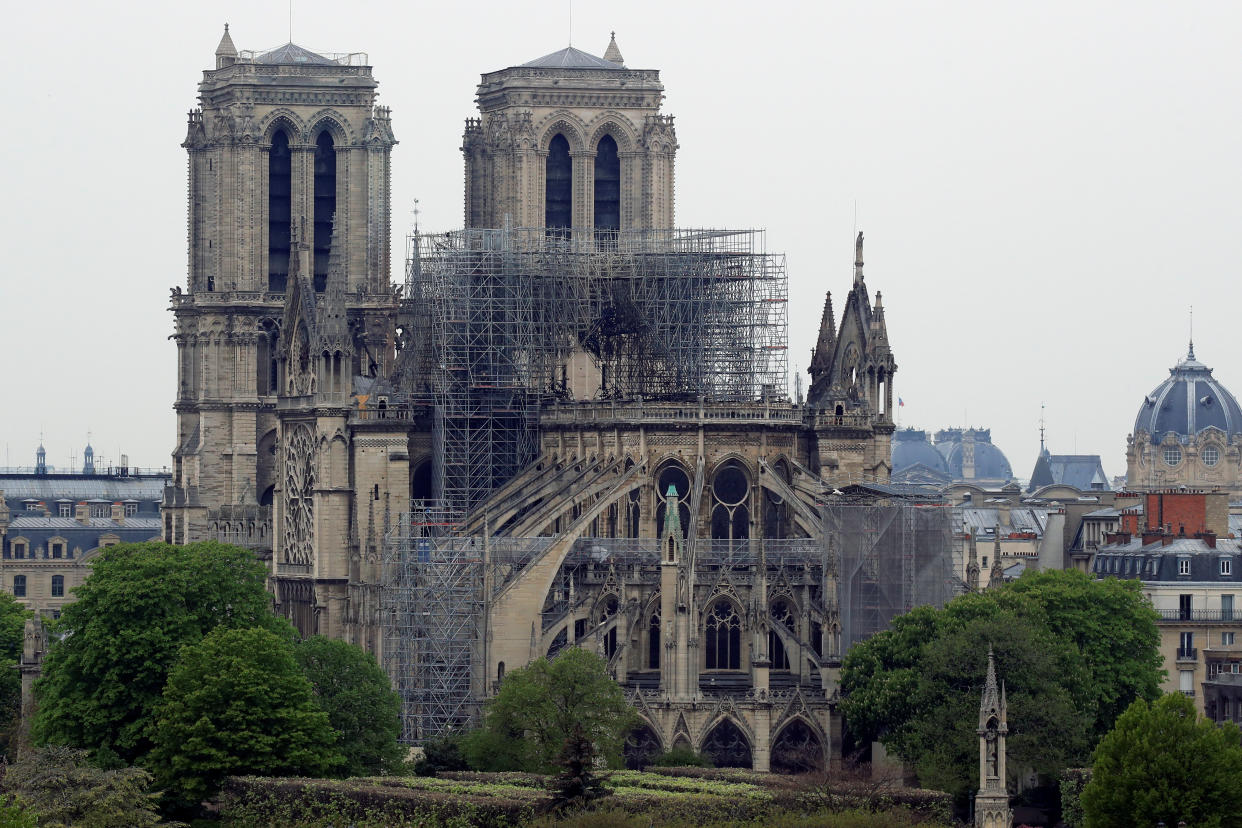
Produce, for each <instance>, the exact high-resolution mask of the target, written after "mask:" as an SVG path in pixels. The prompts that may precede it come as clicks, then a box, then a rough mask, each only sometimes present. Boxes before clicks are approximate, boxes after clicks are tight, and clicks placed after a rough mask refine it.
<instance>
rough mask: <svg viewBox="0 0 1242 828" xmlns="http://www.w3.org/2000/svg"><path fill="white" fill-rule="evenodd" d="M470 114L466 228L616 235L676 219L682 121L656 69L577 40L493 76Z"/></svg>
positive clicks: (613, 47) (613, 48)
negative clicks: (665, 104) (676, 123)
mask: <svg viewBox="0 0 1242 828" xmlns="http://www.w3.org/2000/svg"><path fill="white" fill-rule="evenodd" d="M477 94H478V98H477V100H478V105H479V117H478V118H471V119H468V120H467V121H466V132H465V135H464V137H463V139H462V153H463V154H464V155H465V161H466V215H465V222H466V226H467V227H483V228H492V227H495V228H499V227H506V226H509V227H547V228H549V229H550V230H558V231H561V232H563V233H565V234H566V235H568V233H569V231H570V230H573V231H581V232H582V233H584V234H590V233H594V234H595V235H596V236H597V237H604V238H607V237H608V235H609V234H615V233H617V232H619V231H626V230H635V229H668V228H671V227H672V226H673V206H674V205H673V162H674V159H675V157H676V154H677V134H676V131H675V130H674V128H673V118H672V116H670V115H663V114H661V112H660V103H661V102H662V101H663V99H664V85H663V84H662V83H661V82H660V72H659V71H658V70H655V69H630V68H628V67H627V66H626V65H625V60H624V58H623V57H622V56H621V49H620V48H619V47H618V46H617V40H616V36H615V33H614V36H613V38H612V40H611V41H610V42H609V44H608V48H607V50H606V51H605V52H604V56H603V57H596V56H595V55H592V54H588V53H587V52H584V51H582V50H581V49H575V48H574V47H573V46H568V47H566V48H564V49H561V50H559V51H556V52H553V53H552V54H549V55H544V56H543V57H541V58H536V59H535V60H532V61H529V62H527V63H523V64H522V65H521V66H511V67H509V68H508V69H501V70H500V71H497V72H489V73H487V74H485V75H483V79H482V81H481V82H480V83H479V88H478V93H477Z"/></svg>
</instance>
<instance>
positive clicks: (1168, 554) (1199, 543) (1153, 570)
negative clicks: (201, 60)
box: [1091, 535, 1242, 584]
mask: <svg viewBox="0 0 1242 828" xmlns="http://www.w3.org/2000/svg"><path fill="white" fill-rule="evenodd" d="M1239 554H1242V542H1240V541H1238V540H1237V539H1235V538H1218V539H1217V540H1216V547H1215V548H1212V547H1210V546H1208V544H1207V542H1206V541H1204V540H1202V539H1200V538H1173V539H1172V540H1170V541H1169V543H1168V544H1167V545H1165V544H1162V543H1161V542H1160V541H1154V542H1152V543H1149V544H1146V545H1144V543H1143V539H1142V537H1141V536H1138V535H1134V536H1131V538H1130V541H1129V543H1111V544H1108V545H1107V546H1101V547H1100V549H1099V551H1098V552H1097V553H1096V556H1095V561H1094V562H1093V563H1092V565H1091V568H1092V571H1093V572H1094V573H1095V574H1096V576H1097V577H1100V578H1105V577H1115V578H1137V579H1140V580H1143V581H1168V582H1174V583H1175V582H1179V581H1185V582H1195V581H1198V582H1203V581H1208V582H1219V583H1226V584H1232V583H1242V565H1240V564H1242V562H1239V561H1237V560H1236V558H1237V556H1238V555H1239ZM1223 557H1226V558H1227V557H1232V558H1234V559H1235V561H1234V564H1233V565H1232V566H1231V567H1230V574H1229V575H1221V574H1220V564H1219V561H1220V559H1221V558H1223ZM1182 560H1189V561H1190V574H1189V575H1182V574H1180V566H1181V564H1180V562H1181V561H1182Z"/></svg>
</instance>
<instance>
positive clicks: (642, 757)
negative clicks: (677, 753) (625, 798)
mask: <svg viewBox="0 0 1242 828" xmlns="http://www.w3.org/2000/svg"><path fill="white" fill-rule="evenodd" d="M622 752H623V754H624V756H625V766H626V767H627V768H629V769H630V770H642V769H643V768H645V767H646V766H647V765H648V764H649V763H650V762H651V760H652V759H654V758H655V757H657V756H659V755H660V754H661V753H663V752H664V742H663V740H662V739H661V738H660V729H659V728H658V727H656V726H655V725H654V724H652V723H651V721H650V720H649V719H648V718H647V717H645V716H639V717H638V722H637V723H636V724H635V725H634V727H633V728H631V729H630V732H629V734H628V735H627V736H626V737H625V746H624V747H623V749H622Z"/></svg>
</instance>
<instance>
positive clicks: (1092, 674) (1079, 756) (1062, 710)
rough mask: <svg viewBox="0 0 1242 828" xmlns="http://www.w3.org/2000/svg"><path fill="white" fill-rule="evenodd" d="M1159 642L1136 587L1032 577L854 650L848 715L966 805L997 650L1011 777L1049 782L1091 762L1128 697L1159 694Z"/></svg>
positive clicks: (918, 613) (1070, 576) (923, 615)
mask: <svg viewBox="0 0 1242 828" xmlns="http://www.w3.org/2000/svg"><path fill="white" fill-rule="evenodd" d="M1114 633H1116V635H1117V638H1118V641H1119V643H1118V645H1117V647H1116V648H1115V649H1110V647H1109V643H1110V642H1109V639H1108V638H1107V636H1109V635H1112V634H1114ZM1095 636H1100V639H1099V640H1096V639H1095V638H1094V637H1095ZM1158 640H1159V639H1158V632H1157V630H1156V626H1155V613H1154V612H1153V611H1152V610H1151V609H1150V607H1148V606H1147V604H1146V602H1145V600H1144V599H1143V596H1142V594H1141V593H1140V592H1139V591H1138V589H1137V585H1133V584H1126V583H1122V582H1116V581H1112V582H1101V581H1095V580H1093V579H1091V578H1089V577H1087V576H1086V575H1083V574H1082V573H1078V572H1044V573H1030V574H1028V575H1025V576H1023V577H1022V578H1020V579H1019V580H1018V581H1016V582H1014V583H1012V584H1009V585H1006V586H1004V587H1001V588H998V589H996V590H990V591H988V592H985V593H980V594H969V595H963V596H960V597H958V598H955V599H954V600H953V601H951V602H949V604H948V605H947V606H946V607H945V608H944V609H943V610H937V609H933V608H930V607H920V608H917V609H915V610H913V611H912V612H909V613H907V614H905V615H903V616H900V617H899V618H897V619H895V620H894V622H893V625H892V628H891V629H889V630H887V631H886V632H883V633H880V634H879V635H876V636H874V637H872V638H871V639H869V640H868V641H865V642H863V643H861V644H859V645H857V646H855V647H854V648H853V649H852V650H851V651H850V653H849V654H848V656H847V657H846V660H845V665H844V671H843V676H842V686H843V691H844V694H843V695H844V698H843V700H842V711H843V713H844V715H845V718H846V722H847V723H848V725H849V727H850V729H851V730H852V732H853V734H854V736H855V738H857V739H860V740H866V741H870V740H873V739H878V740H880V741H883V742H884V744H885V745H886V746H887V747H888V748H889V749H890V750H892V751H893V752H895V753H896V754H897V755H899V756H901V757H902V758H903V759H905V760H906V761H909V762H911V763H912V764H913V765H914V766H915V768H916V769H917V771H918V773H919V778H920V781H921V782H922V783H923V784H925V785H928V786H931V787H937V788H940V789H943V790H947V791H950V792H951V793H954V794H955V795H957V796H959V797H963V796H965V795H966V793H967V792H968V791H970V790H971V789H973V787H974V786H975V785H977V782H978V780H977V774H978V735H977V733H976V728H977V726H978V710H979V699H980V694H981V692H982V689H983V681H984V677H985V674H986V670H987V651H988V647H989V646H991V647H992V648H993V649H994V651H995V654H996V664H997V671H998V673H999V674H1000V677H1001V679H1002V680H1003V681H1004V682H1005V683H1006V687H1007V690H1008V696H1009V731H1010V735H1009V740H1008V748H1009V757H1010V759H1009V763H1008V766H1009V769H1010V771H1011V772H1012V773H1015V774H1016V773H1018V772H1019V770H1021V769H1023V768H1032V769H1034V770H1036V771H1037V772H1039V773H1042V774H1046V775H1051V774H1054V773H1056V772H1058V771H1059V770H1060V769H1061V768H1064V767H1066V766H1067V765H1071V764H1076V763H1083V762H1085V761H1086V760H1087V758H1088V756H1089V752H1090V750H1091V748H1092V746H1093V745H1094V744H1095V742H1096V741H1097V739H1098V734H1099V733H1100V728H1101V727H1104V728H1105V730H1106V729H1107V726H1111V724H1112V719H1111V718H1109V717H1110V716H1113V717H1115V716H1116V711H1118V710H1120V709H1121V708H1120V707H1119V706H1118V703H1119V700H1125V701H1126V702H1127V703H1128V701H1130V700H1133V699H1134V698H1135V697H1136V696H1138V697H1143V698H1153V697H1155V696H1156V695H1157V694H1158V689H1157V687H1158V683H1159V678H1160V657H1159V652H1158V650H1157V644H1158ZM1105 650H1107V651H1108V652H1107V653H1105V652H1102V651H1105ZM1096 659H1100V660H1101V662H1102V663H1099V662H1097V661H1096Z"/></svg>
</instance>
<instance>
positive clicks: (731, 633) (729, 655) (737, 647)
mask: <svg viewBox="0 0 1242 828" xmlns="http://www.w3.org/2000/svg"><path fill="white" fill-rule="evenodd" d="M703 632H704V636H703V638H704V639H705V644H706V646H705V652H706V655H707V669H708V670H740V669H742V617H741V616H740V615H738V614H737V609H736V608H735V607H734V606H733V603H732V602H731V601H728V600H726V599H724V598H722V599H720V600H719V601H717V602H716V603H714V604H712V608H711V610H710V611H709V612H708V613H707V623H706V624H704V625H703Z"/></svg>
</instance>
